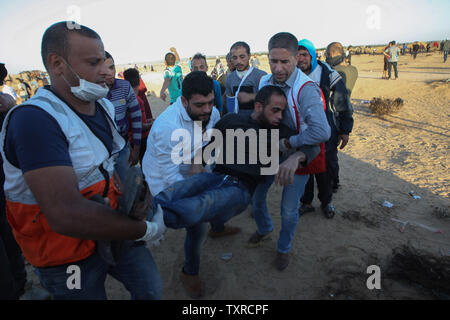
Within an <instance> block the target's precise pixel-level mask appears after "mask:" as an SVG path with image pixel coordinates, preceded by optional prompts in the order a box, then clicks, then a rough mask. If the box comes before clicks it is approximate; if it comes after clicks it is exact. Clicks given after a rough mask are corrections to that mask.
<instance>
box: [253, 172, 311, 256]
mask: <svg viewBox="0 0 450 320" xmlns="http://www.w3.org/2000/svg"><path fill="white" fill-rule="evenodd" d="M308 179H309V175H297V174H296V175H295V176H294V183H293V184H290V185H287V186H285V187H284V188H283V195H282V199H281V231H280V237H279V239H278V251H279V252H281V253H288V252H289V250H290V249H291V247H292V239H293V238H294V234H295V229H296V227H297V223H298V217H299V215H298V209H299V201H300V198H301V197H302V195H303V192H304V191H305V185H306V183H307V182H308ZM273 181H274V176H268V177H266V183H264V184H259V185H258V186H257V187H256V190H255V193H254V195H253V204H252V210H253V216H254V218H255V222H256V226H257V228H258V233H259V234H260V235H266V234H268V233H269V232H271V231H272V230H273V223H272V219H271V218H270V215H269V211H268V209H267V203H266V198H267V192H268V191H269V188H270V186H271V185H272V183H273Z"/></svg>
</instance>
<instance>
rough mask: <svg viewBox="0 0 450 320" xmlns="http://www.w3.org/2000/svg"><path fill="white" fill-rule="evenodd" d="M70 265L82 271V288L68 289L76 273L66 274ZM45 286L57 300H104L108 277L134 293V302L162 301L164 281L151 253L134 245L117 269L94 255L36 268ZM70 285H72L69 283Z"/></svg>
mask: <svg viewBox="0 0 450 320" xmlns="http://www.w3.org/2000/svg"><path fill="white" fill-rule="evenodd" d="M70 265H76V266H78V267H79V268H80V273H79V274H80V283H81V286H80V287H81V288H80V289H72V290H70V289H68V287H67V282H68V279H69V277H71V276H72V275H74V273H73V272H72V273H67V268H68V267H69V266H70ZM35 273H36V274H37V275H38V277H39V280H40V282H41V284H42V286H43V287H44V288H45V289H47V290H48V291H49V292H50V293H51V294H52V295H53V298H54V299H56V300H105V299H107V296H106V292H105V280H106V275H107V274H110V275H111V276H112V277H113V278H115V279H117V280H118V281H120V282H121V283H123V285H124V286H125V288H126V289H127V290H128V291H129V292H130V293H131V299H138V300H153V299H160V298H161V293H162V279H161V276H160V274H159V271H158V268H157V266H156V264H155V261H154V260H153V257H152V255H151V253H150V251H149V250H148V249H147V248H146V247H145V246H144V245H138V246H133V247H131V248H129V249H128V250H127V252H125V253H124V255H123V256H122V258H121V260H120V262H119V264H118V265H116V266H109V265H108V264H107V263H106V262H104V261H103V259H101V258H100V256H99V255H98V253H97V252H94V253H93V254H92V255H91V256H89V257H88V258H86V259H84V260H81V261H77V262H74V263H69V264H67V265H61V266H56V267H48V268H35ZM69 283H72V282H71V281H69Z"/></svg>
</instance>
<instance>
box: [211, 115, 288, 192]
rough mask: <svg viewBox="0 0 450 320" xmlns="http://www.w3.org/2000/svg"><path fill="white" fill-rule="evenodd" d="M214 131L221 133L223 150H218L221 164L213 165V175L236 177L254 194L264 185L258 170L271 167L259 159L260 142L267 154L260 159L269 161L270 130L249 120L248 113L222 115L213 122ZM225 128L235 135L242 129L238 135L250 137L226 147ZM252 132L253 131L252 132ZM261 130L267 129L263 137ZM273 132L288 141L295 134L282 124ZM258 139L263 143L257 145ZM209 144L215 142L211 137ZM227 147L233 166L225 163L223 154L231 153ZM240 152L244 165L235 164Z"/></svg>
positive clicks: (263, 177) (250, 118)
mask: <svg viewBox="0 0 450 320" xmlns="http://www.w3.org/2000/svg"><path fill="white" fill-rule="evenodd" d="M214 128H215V129H217V130H219V131H220V132H221V133H222V137H223V139H222V147H221V148H220V149H221V150H220V152H221V153H222V155H223V164H218V163H216V166H215V168H214V172H218V173H222V174H228V175H230V176H234V177H237V178H239V179H240V180H241V181H242V182H243V183H244V184H246V185H247V187H249V189H250V191H251V192H253V191H254V189H255V188H256V185H257V184H260V183H264V182H265V176H263V175H261V168H264V167H270V163H268V164H262V163H261V160H262V159H260V157H259V147H260V143H265V144H266V152H262V153H263V154H262V156H263V157H265V156H267V157H269V158H270V159H271V154H270V153H271V136H272V135H271V134H272V133H273V131H271V129H270V128H268V127H264V126H263V125H262V124H261V123H259V122H258V121H255V120H254V119H252V117H251V116H250V115H248V114H235V113H230V114H227V115H225V116H224V117H223V118H222V119H221V120H220V121H219V122H217V123H216V125H215V126H214ZM227 129H232V130H235V131H234V133H235V134H236V135H238V131H236V130H238V129H242V132H241V134H240V136H243V135H245V133H247V135H248V136H251V138H249V137H245V138H241V140H239V139H237V138H234V146H228V145H227V132H226V131H227ZM251 129H253V130H254V131H253V130H251ZM264 129H265V130H266V133H267V134H266V135H264V134H263V133H264V132H263V131H262V130H264ZM249 130H250V131H249ZM273 130H278V132H279V139H282V138H287V137H289V136H291V135H294V134H296V131H295V130H292V129H290V128H288V127H287V126H284V125H282V124H281V125H280V127H279V128H277V129H273ZM260 139H264V140H265V141H261V142H260ZM211 143H214V138H213V139H212V141H211ZM277 144H278V141H277ZM230 147H234V158H233V163H227V162H228V161H226V158H227V157H226V155H227V154H229V152H231V150H229V149H227V148H230ZM239 149H241V151H240V152H241V153H242V155H243V156H244V157H243V158H244V159H241V160H244V161H243V162H244V163H242V164H240V163H238V156H239V154H238V152H239ZM242 150H243V152H242ZM276 150H278V145H277V147H276ZM242 155H241V158H242ZM251 160H253V161H251ZM255 160H256V161H255Z"/></svg>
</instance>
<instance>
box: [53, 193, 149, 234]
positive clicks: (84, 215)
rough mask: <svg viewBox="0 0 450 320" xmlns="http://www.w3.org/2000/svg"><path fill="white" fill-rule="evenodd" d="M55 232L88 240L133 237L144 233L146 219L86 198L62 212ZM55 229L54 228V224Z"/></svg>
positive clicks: (56, 222)
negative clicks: (137, 218) (135, 217)
mask: <svg viewBox="0 0 450 320" xmlns="http://www.w3.org/2000/svg"><path fill="white" fill-rule="evenodd" d="M61 215H63V216H64V218H62V219H60V221H55V222H54V223H53V224H54V228H55V229H54V231H55V232H57V233H61V234H64V235H66V236H69V237H73V238H80V239H89V240H134V239H138V238H140V237H142V236H143V235H144V234H145V230H146V225H145V222H143V221H137V220H133V219H131V218H128V217H127V216H124V215H122V214H119V212H118V211H115V210H113V209H111V208H109V207H107V206H106V205H103V204H100V203H97V202H94V201H92V200H87V199H83V200H82V201H79V202H78V204H77V205H75V206H73V205H72V206H70V208H67V209H66V210H65V211H62V212H61ZM52 229H53V227H52Z"/></svg>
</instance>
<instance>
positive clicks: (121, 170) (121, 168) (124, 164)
mask: <svg viewBox="0 0 450 320" xmlns="http://www.w3.org/2000/svg"><path fill="white" fill-rule="evenodd" d="M129 158H130V144H129V143H127V144H126V145H125V147H124V148H123V149H122V150H120V152H119V155H118V156H117V158H116V161H115V162H116V163H115V165H114V170H115V171H116V172H117V174H118V175H119V178H120V180H122V181H124V180H125V173H126V171H127V170H128V169H129V168H130V164H129V163H128V159H129Z"/></svg>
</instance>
